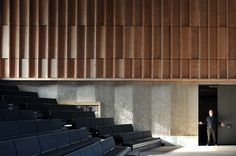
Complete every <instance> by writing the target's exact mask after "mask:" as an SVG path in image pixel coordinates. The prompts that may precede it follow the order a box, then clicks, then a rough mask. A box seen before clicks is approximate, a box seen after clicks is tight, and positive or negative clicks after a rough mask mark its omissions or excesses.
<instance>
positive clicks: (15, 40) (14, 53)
mask: <svg viewBox="0 0 236 156" xmlns="http://www.w3.org/2000/svg"><path fill="white" fill-rule="evenodd" d="M19 36H20V29H19V26H11V27H10V43H9V46H10V58H19V45H20V44H19V42H20V41H19Z"/></svg>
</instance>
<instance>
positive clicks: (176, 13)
mask: <svg viewBox="0 0 236 156" xmlns="http://www.w3.org/2000/svg"><path fill="white" fill-rule="evenodd" d="M179 24H180V1H179V0H171V26H179Z"/></svg>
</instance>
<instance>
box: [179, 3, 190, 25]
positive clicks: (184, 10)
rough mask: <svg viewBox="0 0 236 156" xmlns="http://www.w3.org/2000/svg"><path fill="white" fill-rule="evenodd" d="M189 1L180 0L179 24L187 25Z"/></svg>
mask: <svg viewBox="0 0 236 156" xmlns="http://www.w3.org/2000/svg"><path fill="white" fill-rule="evenodd" d="M189 1H190V0H180V25H181V26H189V23H190V21H189V15H190V12H189Z"/></svg>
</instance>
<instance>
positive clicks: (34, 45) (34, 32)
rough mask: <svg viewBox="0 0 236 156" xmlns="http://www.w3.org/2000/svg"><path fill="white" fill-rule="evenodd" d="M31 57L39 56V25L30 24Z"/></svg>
mask: <svg viewBox="0 0 236 156" xmlns="http://www.w3.org/2000/svg"><path fill="white" fill-rule="evenodd" d="M29 29H30V30H29V32H30V33H29V58H38V57H39V27H38V26H30V28H29Z"/></svg>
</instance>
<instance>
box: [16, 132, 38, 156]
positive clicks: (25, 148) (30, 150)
mask: <svg viewBox="0 0 236 156" xmlns="http://www.w3.org/2000/svg"><path fill="white" fill-rule="evenodd" d="M14 142H15V146H16V151H17V155H18V156H30V155H34V156H37V155H40V146H39V142H38V139H37V137H36V136H35V137H27V138H21V139H17V140H14Z"/></svg>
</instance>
